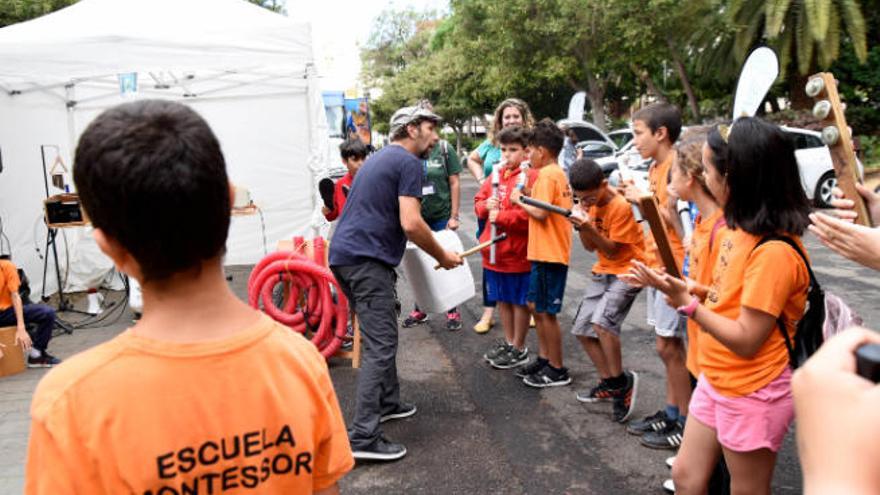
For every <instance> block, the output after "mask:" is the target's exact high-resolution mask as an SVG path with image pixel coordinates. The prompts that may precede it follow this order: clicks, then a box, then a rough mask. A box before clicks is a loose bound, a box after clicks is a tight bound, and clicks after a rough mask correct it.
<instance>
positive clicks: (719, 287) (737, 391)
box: [636, 117, 810, 493]
mask: <svg viewBox="0 0 880 495" xmlns="http://www.w3.org/2000/svg"><path fill="white" fill-rule="evenodd" d="M703 158H704V166H705V168H706V182H707V184H708V187H709V189H710V191H711V192H712V194H713V195H714V196H715V197H716V198H717V199H718V201H719V203H720V204H721V205H722V207H723V209H724V217H725V219H726V221H727V225H728V228H729V229H730V230H729V231H728V232H727V233H726V235H724V237H723V238H721V239H717V238H716V240H715V242H719V243H720V246H719V249H720V252H719V254H718V260H717V262H716V263H715V264H714V267H713V269H712V282H711V285H710V287H709V290H708V293H707V295H706V299H705V303H700V300H699V298H698V297H696V296H695V295H692V294H690V293H689V292H688V288H687V285H686V284H685V282H684V281H681V280H677V279H673V278H672V277H670V276H668V275H663V276H660V275H658V274H657V273H656V272H654V271H652V270H650V269H649V268H648V267H646V266H644V265H640V266H637V267H636V271H637V272H638V273H639V275H640V276H641V277H643V280H649V281H650V283H651V284H652V285H654V286H655V287H657V288H659V289H661V290H663V292H664V293H665V294H666V295H667V297H668V299H669V302H670V303H671V304H673V305H675V306H676V307H678V310H679V311H680V312H681V313H682V314H685V315H687V316H688V317H690V318H691V319H693V320H694V321H695V322H696V323H697V324H698V325H700V328H701V330H702V332H701V333H700V336H699V340H698V341H697V353H698V354H697V365H698V366H699V371H700V378H699V381H698V383H697V388H696V389H695V390H694V394H693V398H692V400H691V404H690V413H691V420H690V421H688V422H687V424H686V426H685V430H684V441H683V443H682V446H681V449H680V450H679V453H678V457H677V458H676V461H675V464H674V466H673V471H672V476H673V479H674V481H675V486H676V488H677V489H680V490H682V491H687V492H688V493H690V492H700V491H705V489H706V482H707V480H708V478H709V473H710V472H711V470H712V468H713V467H714V464H715V461H716V459H717V458H718V456H719V455H722V454H723V455H724V459H725V461H726V462H727V465H728V467H729V469H730V475H731V486H736V487H737V490H738V491H742V492H743V493H770V484H771V481H772V476H773V468H774V466H775V463H776V452H777V451H778V450H779V448H780V447H781V445H782V440H783V438H784V437H785V434H786V433H787V431H788V428H789V426H790V425H791V422H792V419H793V414H794V411H793V403H792V395H791V368H790V362H789V359H790V358H789V355H788V350H787V349H786V344H785V338H784V336H783V334H782V332H783V331H784V332H786V333H787V334H788V336H789V338H792V339H793V338H794V334H795V325H796V323H797V321H798V320H800V319H801V317H802V316H803V314H804V308H805V306H806V298H807V290H808V288H809V283H810V277H809V273H808V270H807V266H806V264H805V263H804V261H803V259H802V258H801V255H800V254H799V253H798V250H799V251H801V252H803V251H804V249H803V244H802V243H801V241H800V236H801V235H802V234H803V232H804V230H805V229H806V227H807V225H808V224H809V218H808V215H809V213H810V205H809V201H808V200H807V198H806V196H805V195H804V192H803V189H802V188H801V185H800V180H799V178H798V177H799V173H798V166H797V161H796V159H795V156H794V148H793V146H792V143H791V142H790V141H789V139H788V138H787V136H786V134H785V133H784V132H783V131H782V130H781V129H780V128H779V127H777V126H776V125H773V124H770V123H767V122H765V121H763V120H761V119H758V118H752V117H744V118H740V119H738V120H737V121H736V122H735V123H734V124H733V125H732V127H731V128H727V127H726V126H721V127H718V128H715V129H713V130H712V131H711V132H710V133H709V137H708V141H707V144H706V147H705V151H704V154H703ZM767 163H773V164H774V166H772V167H768V166H767V165H766V164H767ZM768 211H771V212H773V215H767V214H766V212H768ZM775 236H785V237H788V238H789V239H790V240H791V241H793V242H794V243H795V245H796V246H797V247H798V250H795V249H794V248H793V247H792V246H791V245H789V244H788V243H786V242H784V241H781V240H775V239H773V238H774V237H775Z"/></svg>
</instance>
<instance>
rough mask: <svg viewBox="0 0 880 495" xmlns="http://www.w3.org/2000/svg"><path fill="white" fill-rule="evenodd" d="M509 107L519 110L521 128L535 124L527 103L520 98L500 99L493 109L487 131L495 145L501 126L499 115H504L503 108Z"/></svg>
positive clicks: (528, 127) (527, 127) (527, 128)
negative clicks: (496, 106) (489, 129)
mask: <svg viewBox="0 0 880 495" xmlns="http://www.w3.org/2000/svg"><path fill="white" fill-rule="evenodd" d="M509 107H513V108H516V109H517V110H518V111H519V114H520V116H521V117H522V128H523V129H526V130H529V129H531V128H532V127H533V126H534V125H535V119H534V117H532V111H531V110H529V105H528V104H527V103H526V102H524V101H522V100H520V99H519V98H508V99H506V100H504V101H502V102H501V104H500V105H498V108H496V109H495V116H494V117H493V118H492V130H491V131H490V132H489V139H490V140H491V141H492V144H493V145H495V146H497V145H498V143H497V141H496V137H497V136H498V132H499V131H500V130H501V128H502V126H503V122H502V118H501V117H502V116H503V115H504V110H506V109H507V108H509Z"/></svg>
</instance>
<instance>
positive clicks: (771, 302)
mask: <svg viewBox="0 0 880 495" xmlns="http://www.w3.org/2000/svg"><path fill="white" fill-rule="evenodd" d="M760 240H761V238H760V237H758V236H755V235H752V234H749V233H747V232H745V231H743V230H728V231H727V232H726V235H724V237H723V238H720V239H719V238H716V239H715V242H719V241H720V243H721V246H720V252H719V253H718V260H717V261H716V263H715V266H714V267H713V269H712V284H711V286H710V290H709V295H708V296H707V297H706V303H705V304H706V307H707V308H708V309H710V310H712V311H714V312H715V313H717V314H719V315H721V316H725V317H727V318H730V319H732V320H736V319H737V318H738V317H739V313H740V308H741V307H743V306H745V307H748V308H752V309H755V310H758V311H763V312H764V313H767V314H770V315H773V316H774V317H778V316H779V315H780V314H781V315H783V317H784V319H785V324H786V329H787V330H788V333H789V336H793V335H794V331H795V324H796V322H798V321H800V319H801V318H802V317H803V315H804V308H805V306H806V303H807V290H808V289H809V285H810V275H809V273H808V272H807V267H806V266H805V265H804V262H803V260H801V257H800V255H799V254H798V253H797V252H795V250H794V249H792V248H791V246H789V245H788V244H785V243H784V242H781V241H771V242H767V243H765V244H763V245H762V246H761V247H759V248H757V249H754V248H755V246H756V245H757V244H758V242H759V241H760ZM795 240H796V241H797V243H798V244H799V245H800V246H801V249H803V245H802V244H801V241H800V238H795ZM753 250H754V252H753ZM697 352H698V355H697V363H698V365H699V368H700V372H701V373H703V375H705V376H706V379H707V380H709V383H710V384H712V386H713V387H714V388H715V390H717V391H718V392H719V393H721V394H723V395H726V396H730V397H741V396H745V395H748V394H750V393H752V392H754V391H756V390H758V389H760V388H762V387H764V386H765V385H767V384H768V383H770V382H771V381H773V380H774V379H776V378H777V377H778V376H779V375H780V374H781V373H782V372H783V371H785V369H786V368H787V367H788V366H789V357H788V350H787V349H786V347H785V340H784V339H783V337H782V334H781V332H780V331H779V329H778V328H777V327H776V326H775V325H774V328H773V329H772V330H771V331H770V334H769V336H768V337H767V340H765V341H764V343H763V344H762V345H761V348H760V349H759V350H758V352H757V354H755V356H754V357H752V358H748V359H747V358H743V357H741V356H739V355H737V354H735V353H734V352H733V351H731V350H730V349H728V348H727V347H725V346H724V345H723V344H721V343H720V342H718V340H716V339H715V338H714V337H712V336H711V335H710V334H708V333H706V332H703V333H701V334H700V337H699V344H698V350H697Z"/></svg>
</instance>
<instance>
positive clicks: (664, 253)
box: [639, 194, 682, 278]
mask: <svg viewBox="0 0 880 495" xmlns="http://www.w3.org/2000/svg"><path fill="white" fill-rule="evenodd" d="M639 208H640V209H641V210H642V216H643V217H644V218H645V219H646V220H647V221H648V225H649V226H650V227H651V234H653V235H654V242H656V243H657V250H658V251H659V252H660V259H661V260H662V261H663V266H664V267H666V273H668V274H669V275H672V276H673V277H675V278H682V276H681V269H680V268H679V266H678V261H676V259H675V254H674V253H673V252H672V245H671V244H670V243H669V237H668V236H667V235H666V222H664V221H663V217H662V216H660V207H659V206H658V205H657V199H656V198H654V196H653V195H651V194H645V195H644V196H642V197H640V198H639Z"/></svg>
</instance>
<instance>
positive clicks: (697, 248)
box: [687, 208, 727, 376]
mask: <svg viewBox="0 0 880 495" xmlns="http://www.w3.org/2000/svg"><path fill="white" fill-rule="evenodd" d="M716 226H717V227H716ZM713 230H714V231H715V234H714V239H713V234H712V232H713ZM726 231H727V224H726V223H725V222H724V210H722V209H721V208H718V209H717V210H715V212H713V213H712V214H711V215H709V216H708V217H706V218H701V217H697V219H696V221H695V222H694V233H693V235H692V237H691V250H690V257H689V259H690V268H689V273H690V278H691V279H693V280H694V281H696V282H697V283H699V284H701V285H705V286H709V284H711V283H712V267H713V266H715V261H716V260H717V259H718V253H719V252H721V249H720V247H721V240H722V239H724V236H725V235H726V234H725V232H726ZM710 244H711V245H710ZM700 333H701V332H700V325H699V324H698V323H697V322H695V321H694V320H692V319H690V318H688V322H687V336H688V349H687V351H688V352H687V369H688V371H689V372H690V373H691V375H693V376H700V366H699V365H698V363H697V346H698V345H699V344H698V342H697V341H698V339H699V338H700Z"/></svg>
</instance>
